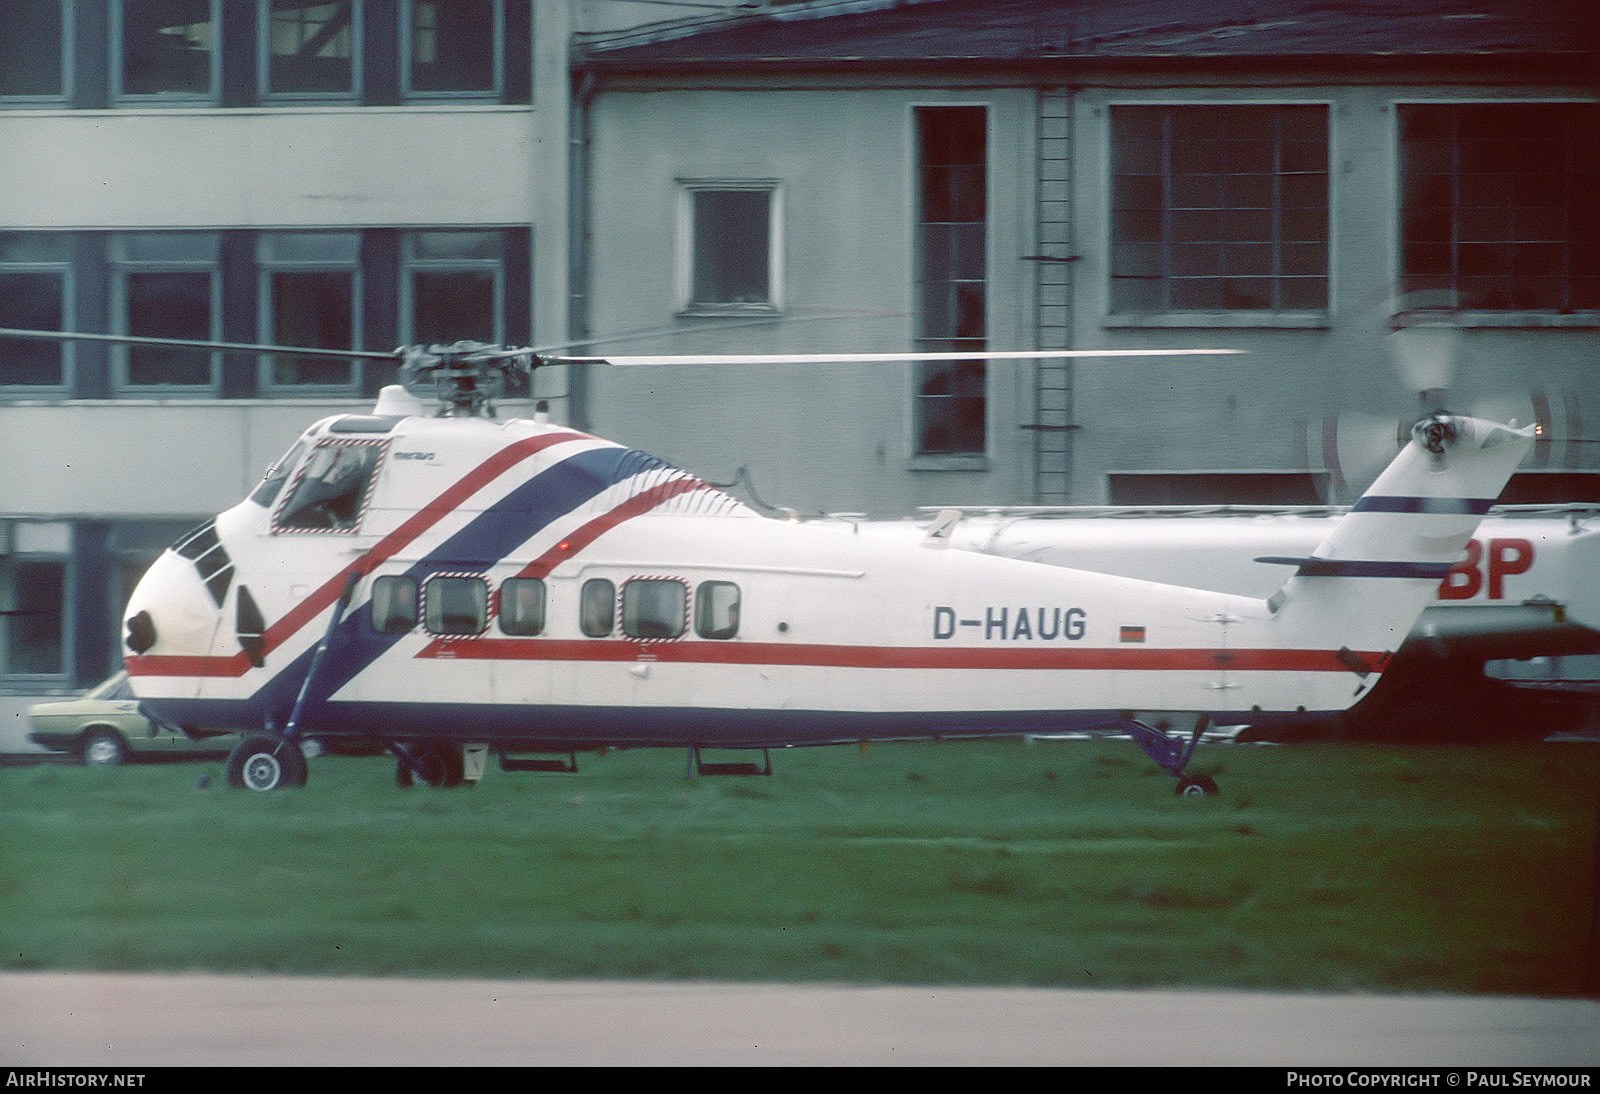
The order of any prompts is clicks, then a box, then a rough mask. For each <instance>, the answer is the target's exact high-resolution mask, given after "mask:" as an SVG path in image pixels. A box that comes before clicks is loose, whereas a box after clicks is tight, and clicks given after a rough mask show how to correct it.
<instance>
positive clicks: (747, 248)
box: [680, 182, 781, 314]
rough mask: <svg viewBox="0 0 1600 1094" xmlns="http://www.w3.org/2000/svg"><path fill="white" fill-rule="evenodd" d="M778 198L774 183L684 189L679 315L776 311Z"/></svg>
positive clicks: (699, 185) (695, 185)
mask: <svg viewBox="0 0 1600 1094" xmlns="http://www.w3.org/2000/svg"><path fill="white" fill-rule="evenodd" d="M778 195H779V191H778V187H777V186H776V184H774V183H712V182H705V183H698V182H697V183H686V184H685V185H684V189H683V201H684V219H685V220H686V222H687V223H686V225H685V235H686V238H687V240H688V246H687V247H685V248H684V252H685V254H686V255H687V258H688V265H687V268H686V269H685V270H684V271H682V274H681V280H682V282H683V286H682V289H681V291H680V296H681V297H682V304H683V308H684V310H686V311H689V312H695V313H701V314H707V313H709V314H721V313H726V312H744V311H771V310H774V309H775V308H777V307H778V293H777V282H778V271H779V269H780V265H779V263H778V261H777V258H778V252H779V232H780V224H781V218H780V216H779V208H778V206H779V201H778Z"/></svg>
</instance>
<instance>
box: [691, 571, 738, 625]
mask: <svg viewBox="0 0 1600 1094" xmlns="http://www.w3.org/2000/svg"><path fill="white" fill-rule="evenodd" d="M694 633H696V634H698V635H699V636H700V637H701V638H732V637H734V636H735V635H737V634H738V633H739V586H737V585H735V584H734V583H733V582H731V581H702V582H701V583H700V587H699V588H697V589H696V590H695V591H694Z"/></svg>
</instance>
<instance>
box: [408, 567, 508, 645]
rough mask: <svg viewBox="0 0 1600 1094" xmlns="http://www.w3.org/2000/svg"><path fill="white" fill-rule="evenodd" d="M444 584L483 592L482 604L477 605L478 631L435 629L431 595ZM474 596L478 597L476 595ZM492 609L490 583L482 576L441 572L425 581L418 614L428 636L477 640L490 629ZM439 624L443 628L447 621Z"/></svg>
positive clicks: (441, 620) (431, 575) (430, 575)
mask: <svg viewBox="0 0 1600 1094" xmlns="http://www.w3.org/2000/svg"><path fill="white" fill-rule="evenodd" d="M444 582H460V583H463V584H470V585H472V586H473V587H474V588H476V589H478V590H481V592H482V600H481V603H480V604H479V605H477V606H478V607H479V608H480V612H479V614H478V616H477V621H478V626H477V629H476V630H470V631H467V630H440V629H437V628H435V626H434V613H433V608H432V601H431V599H430V596H429V594H430V592H431V591H432V590H434V589H436V588H440V587H441V585H442V583H444ZM474 595H475V596H476V594H474ZM491 607H492V605H491V603H490V596H489V582H488V580H487V579H486V578H485V577H484V576H483V575H482V574H475V573H451V572H441V573H436V574H429V575H428V576H427V578H425V579H424V580H423V582H422V589H421V600H420V602H419V610H418V612H417V614H418V616H419V617H420V619H421V623H422V629H423V630H424V631H425V632H427V633H428V634H431V635H433V636H434V637H435V638H476V637H478V636H479V635H481V634H483V633H484V632H485V631H487V630H488V629H489V623H490V621H491V619H492V618H493V613H492V611H491V610H490V609H491ZM439 622H440V625H441V626H442V625H443V623H444V622H445V620H444V619H443V618H441V619H440V621H439Z"/></svg>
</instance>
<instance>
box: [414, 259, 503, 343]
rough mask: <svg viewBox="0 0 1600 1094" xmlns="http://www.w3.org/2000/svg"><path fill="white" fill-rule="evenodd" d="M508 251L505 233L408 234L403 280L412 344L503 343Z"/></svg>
mask: <svg viewBox="0 0 1600 1094" xmlns="http://www.w3.org/2000/svg"><path fill="white" fill-rule="evenodd" d="M504 247H505V241H504V237H503V235H502V234H501V233H500V232H487V231H481V232H474V231H466V232H463V231H423V232H411V233H408V234H407V236H406V239H405V256H404V259H403V261H404V262H405V271H404V274H403V277H404V288H405V295H406V311H407V315H408V323H407V326H408V328H409V329H410V332H411V336H410V339H409V340H410V341H412V342H417V343H422V344H430V343H434V342H442V343H450V342H457V341H460V340H461V339H464V338H467V339H472V340H474V341H478V342H494V343H499V342H503V341H504V340H505V311H504V308H503V307H502V301H503V299H504V292H503V285H504V278H505V267H504Z"/></svg>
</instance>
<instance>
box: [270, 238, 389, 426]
mask: <svg viewBox="0 0 1600 1094" xmlns="http://www.w3.org/2000/svg"><path fill="white" fill-rule="evenodd" d="M344 235H349V236H353V237H354V243H355V248H354V253H353V257H351V258H349V259H341V258H284V257H278V256H275V255H272V254H270V248H271V246H272V244H273V243H274V242H276V241H277V240H280V239H285V238H287V237H304V236H323V237H332V236H344ZM255 271H256V301H257V318H256V329H257V332H258V333H259V335H260V341H261V342H262V343H263V344H266V345H281V344H283V342H282V338H281V337H280V336H279V335H278V332H277V328H276V325H275V324H274V322H273V307H272V305H273V292H272V281H273V277H274V275H276V274H294V273H348V274H349V275H350V342H351V343H352V344H351V345H349V346H325V347H322V348H325V349H351V350H359V349H362V348H363V344H362V340H361V334H362V316H363V315H364V314H365V305H366V301H365V296H364V294H365V291H366V279H365V278H364V277H363V269H362V264H361V232H360V231H359V230H357V231H352V232H338V231H328V232H277V231H270V232H262V233H261V234H260V235H259V236H258V237H257V240H256V253H255ZM278 356H279V355H278V354H271V353H265V354H261V355H260V356H259V357H257V359H256V362H257V370H258V376H257V383H258V384H259V387H260V390H261V392H262V394H264V395H274V396H283V395H301V394H304V395H321V394H344V393H351V392H356V391H360V390H361V387H362V383H363V379H364V377H363V369H362V365H363V364H364V362H362V361H359V360H354V359H350V358H345V359H344V360H343V363H344V364H346V365H348V366H349V370H350V372H349V378H348V379H347V380H345V381H344V382H342V383H336V384H324V383H290V382H280V381H278V380H275V379H274V378H273V372H274V361H275V358H276V357H278ZM282 356H287V357H290V358H291V359H292V358H297V357H300V356H301V355H299V354H284V355H282ZM308 356H309V355H308ZM330 360H332V359H330Z"/></svg>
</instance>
